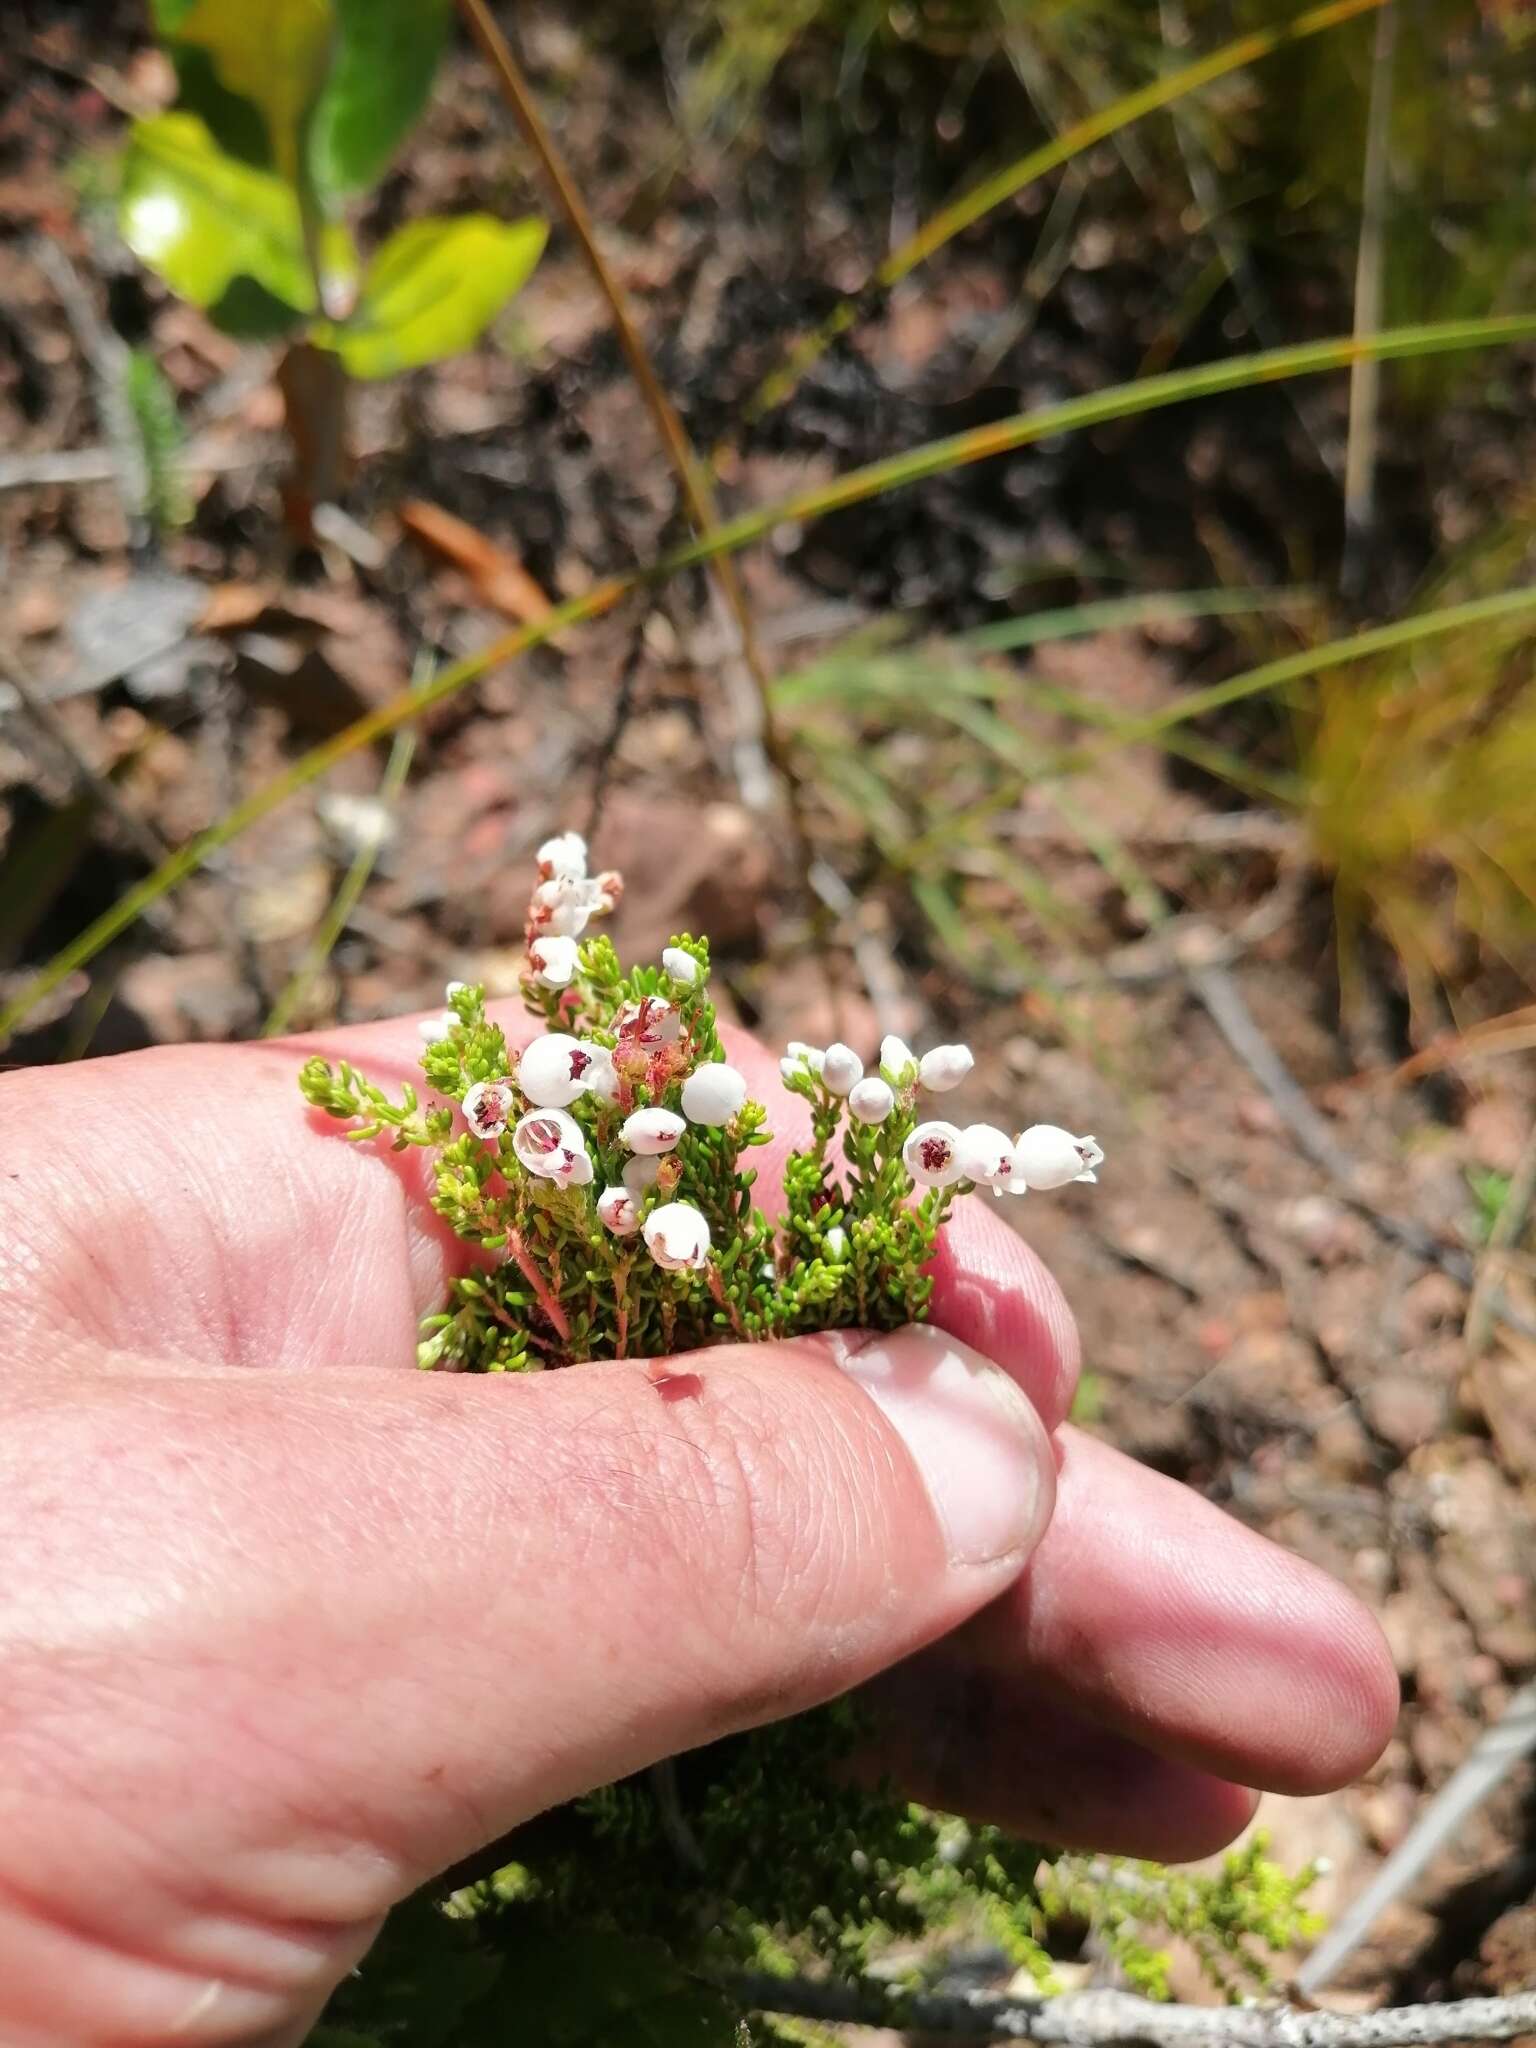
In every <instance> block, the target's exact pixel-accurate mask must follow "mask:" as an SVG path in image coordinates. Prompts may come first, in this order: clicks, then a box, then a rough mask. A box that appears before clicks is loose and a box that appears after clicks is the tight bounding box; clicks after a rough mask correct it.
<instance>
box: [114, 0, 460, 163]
mask: <svg viewBox="0 0 1536 2048" xmlns="http://www.w3.org/2000/svg"><path fill="white" fill-rule="evenodd" d="M152 11H153V15H154V21H155V27H156V29H157V31H158V33H159V34H160V36H161V37H162V39H163V40H164V42H165V45H166V48H167V50H168V51H169V53H170V55H171V58H172V60H173V62H174V63H175V65H176V72H177V78H178V80H179V82H180V87H181V104H182V105H183V106H184V107H187V108H189V109H190V110H191V111H192V112H194V113H196V114H200V115H201V116H202V118H203V119H204V120H205V121H206V122H207V124H208V127H209V129H210V130H211V132H212V133H213V135H214V136H215V138H216V139H217V142H218V144H219V146H220V147H221V148H222V149H224V150H226V151H228V152H229V153H230V154H231V155H233V156H237V157H240V158H243V159H244V160H245V161H247V162H249V163H253V164H256V165H258V166H261V167H264V168H270V169H281V168H283V167H284V165H285V164H287V165H288V167H289V168H288V172H287V174H288V175H289V176H291V177H293V178H294V179H295V181H297V178H298V177H299V176H300V175H302V176H304V177H307V178H308V179H309V180H310V181H311V182H312V183H313V185H314V187H315V189H316V191H317V192H319V193H321V194H323V195H324V196H325V197H326V198H327V199H328V200H332V201H334V200H339V199H343V198H347V197H350V196H351V195H353V194H354V193H358V192H363V191H366V190H367V188H368V187H369V186H370V185H373V184H376V183H377V181H378V180H379V178H380V177H382V175H383V173H384V171H385V169H386V168H387V166H388V164H389V160H390V158H391V157H392V156H393V155H394V153H395V151H396V149H398V147H399V146H400V144H401V143H402V142H403V141H404V139H405V137H406V135H407V134H408V133H409V132H410V130H411V128H412V127H413V126H414V124H415V122H416V120H417V119H418V117H419V116H420V114H421V111H422V109H423V107H425V105H426V103H427V100H428V98H429V97H430V95H431V91H432V81H433V77H434V75H435V73H436V70H437V65H438V59H439V58H440V56H441V54H442V50H443V45H444V43H445V41H446V39H447V33H448V25H449V22H450V20H451V19H452V6H451V0H268V4H266V5H264V6H262V7H256V8H253V7H249V6H247V5H245V4H244V0H153V10H152ZM301 156H302V166H301V165H300V158H301Z"/></svg>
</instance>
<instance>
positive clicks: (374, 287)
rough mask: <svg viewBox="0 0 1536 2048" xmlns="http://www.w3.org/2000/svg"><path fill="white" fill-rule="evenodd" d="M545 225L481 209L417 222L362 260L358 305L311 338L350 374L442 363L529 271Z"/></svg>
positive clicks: (387, 373)
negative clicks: (365, 263) (507, 221)
mask: <svg viewBox="0 0 1536 2048" xmlns="http://www.w3.org/2000/svg"><path fill="white" fill-rule="evenodd" d="M544 241H545V228H544V223H543V222H542V221H538V220H523V221H515V222H513V223H512V224H511V225H510V226H503V224H502V223H501V222H500V221H498V220H493V219H492V218H491V216H490V215H489V214H486V213H465V214H460V215H459V216H458V217H457V218H456V219H453V220H417V221H412V222H411V223H410V224H409V225H408V226H406V227H403V228H401V229H400V231H399V232H398V233H397V234H394V235H392V236H391V237H390V239H389V240H388V241H387V242H386V243H385V244H384V246H383V248H381V249H380V250H379V252H378V253H377V255H376V256H375V257H374V258H373V261H372V262H371V263H370V264H369V266H368V274H367V276H366V277H365V278H364V279H363V288H362V292H361V294H360V296H359V298H358V302H357V305H356V307H355V309H354V310H353V312H352V313H351V314H350V315H349V316H348V318H347V319H346V320H345V321H344V322H343V323H342V324H341V325H340V326H338V327H335V328H322V329H320V330H318V331H317V332H316V334H315V337H314V338H315V339H316V340H317V341H319V342H321V343H322V344H324V345H327V346H329V347H332V348H334V349H335V350H336V352H337V354H338V355H339V356H340V357H341V360H342V361H343V363H345V365H346V366H347V369H348V370H349V371H350V372H351V374H352V375H353V376H354V377H391V376H393V375H394V374H395V373H396V372H397V371H399V370H410V369H414V368H415V367H416V366H417V364H419V363H435V362H440V361H441V360H442V358H443V357H444V356H451V355H454V354H456V353H457V352H458V351H459V350H460V349H464V348H468V347H469V346H470V345H471V344H472V343H473V342H475V341H477V340H478V339H479V337H480V335H481V334H482V333H483V332H484V330H485V328H486V327H487V326H488V325H489V324H490V322H491V321H492V320H494V319H495V317H496V315H497V314H498V313H499V312H500V311H501V309H502V307H503V306H504V305H505V304H506V303H507V301H508V299H510V298H511V297H512V295H513V294H514V293H515V292H517V291H519V290H521V288H522V286H523V285H524V284H526V283H527V281H528V279H529V277H530V276H531V275H532V273H533V267H534V265H535V264H536V263H537V262H538V260H539V256H540V254H541V253H542V251H543V248H544Z"/></svg>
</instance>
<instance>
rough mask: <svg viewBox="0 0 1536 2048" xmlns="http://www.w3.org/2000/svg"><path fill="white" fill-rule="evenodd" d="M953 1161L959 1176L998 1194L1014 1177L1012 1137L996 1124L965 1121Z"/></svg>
mask: <svg viewBox="0 0 1536 2048" xmlns="http://www.w3.org/2000/svg"><path fill="white" fill-rule="evenodd" d="M955 1164H956V1165H957V1166H958V1167H959V1169H960V1178H961V1179H962V1180H973V1181H975V1183H976V1185H977V1186H978V1187H982V1188H991V1189H992V1190H993V1191H994V1193H997V1194H1001V1193H1002V1191H1003V1189H1004V1188H1007V1187H1009V1186H1010V1185H1011V1184H1012V1181H1013V1141H1012V1139H1011V1138H1010V1137H1009V1136H1008V1133H1007V1132H1006V1131H1000V1130H998V1128H997V1126H996V1125H995V1124H967V1125H966V1127H965V1129H964V1130H963V1131H962V1132H961V1133H960V1144H959V1147H958V1149H957V1151H956V1153H955Z"/></svg>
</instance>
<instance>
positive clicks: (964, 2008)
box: [724, 1974, 1536, 2048]
mask: <svg viewBox="0 0 1536 2048" xmlns="http://www.w3.org/2000/svg"><path fill="white" fill-rule="evenodd" d="M724 1988H725V1989H726V1991H727V1992H728V1993H729V1995H730V1996H732V1997H733V1998H735V1999H737V2000H738V2001H739V2002H740V2003H741V2004H743V2005H745V2006H747V2007H749V2008H750V2009H752V2010H755V2011H759V2012H774V2013H784V2014H787V2015H792V2016H793V2017H795V2018H797V2019H810V2020H828V2021H842V2022H844V2023H845V2024H846V2023H852V2024H853V2025H855V2026H867V2027H890V2026H902V2027H905V2028H909V2029H911V2030H912V2031H913V2032H916V2033H920V2034H936V2035H949V2036H951V2037H955V2038H960V2039H966V2040H972V2041H975V2040H1011V2041H1039V2042H1045V2043H1049V2044H1051V2048H1427V2044H1429V2043H1432V2042H1439V2041H1512V2040H1514V2039H1516V2038H1517V2036H1519V2035H1521V2034H1529V2033H1531V2032H1532V2031H1533V2030H1536V1991H1522V1992H1517V1993H1516V1994H1515V1995H1514V1996H1513V1997H1510V1998H1460V1999H1453V2000H1451V2001H1449V2002H1448V2003H1446V2004H1444V2005H1405V2006H1400V2007H1399V2008H1398V2009H1397V2010H1396V2011H1395V2012H1392V2011H1387V2012H1361V2013H1353V2012H1298V2011H1297V2010H1296V2009H1295V2008H1294V2007H1291V2006H1280V2005H1276V2006H1230V2005H1228V2006H1219V2005H1218V2006H1207V2005H1160V2004H1158V2003H1157V2002H1156V2001H1155V2000H1154V1999H1150V1998H1138V1997H1137V1996H1136V1995H1135V1994H1134V1993H1133V1992H1129V1991H1108V1990H1105V1991H1069V1992H1064V1993H1063V1994H1062V1995H1061V1996H1060V1997H1057V1998H1040V1997H1033V1998H1030V1997H1025V1998H1011V1997H998V1996H996V1995H994V1994H990V1993H986V1992H979V1991H959V1992H947V1993H946V1992H928V1993H923V1992H918V1993H916V1994H913V1995H910V1996H903V1995H902V1992H901V1990H900V1988H899V1987H897V1986H894V1985H893V1986H891V1987H889V1988H888V1989H886V1988H881V1987H877V1986H875V1985H872V1984H867V1983H866V1984H836V1983H819V1982H814V1981H812V1980H811V1979H809V1978H806V1977H771V1976H767V1975H759V1974H752V1975H747V1976H741V1977H736V1978H732V1979H730V1980H729V1981H728V1982H727V1983H726V1985H725V1987H724Z"/></svg>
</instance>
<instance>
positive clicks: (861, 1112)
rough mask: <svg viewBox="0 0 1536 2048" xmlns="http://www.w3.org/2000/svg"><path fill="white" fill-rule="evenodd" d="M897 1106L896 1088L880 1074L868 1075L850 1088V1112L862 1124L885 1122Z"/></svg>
mask: <svg viewBox="0 0 1536 2048" xmlns="http://www.w3.org/2000/svg"><path fill="white" fill-rule="evenodd" d="M895 1107H896V1093H895V1090H894V1089H893V1088H892V1087H891V1084H890V1082H889V1081H882V1080H881V1079H880V1077H879V1075H878V1074H870V1075H867V1076H866V1077H865V1079H864V1080H862V1081H859V1082H856V1083H855V1084H854V1086H853V1087H852V1088H850V1089H849V1090H848V1114H849V1115H850V1116H851V1117H856V1118H857V1119H858V1121H859V1122H860V1123H861V1124H883V1123H884V1122H885V1120H886V1118H887V1117H888V1116H889V1115H890V1113H891V1111H892V1110H893V1109H894V1108H895Z"/></svg>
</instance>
